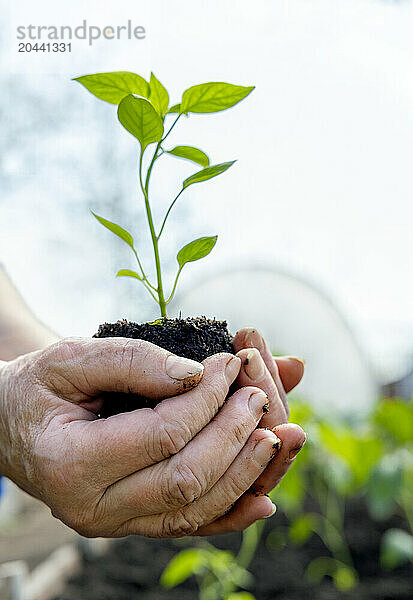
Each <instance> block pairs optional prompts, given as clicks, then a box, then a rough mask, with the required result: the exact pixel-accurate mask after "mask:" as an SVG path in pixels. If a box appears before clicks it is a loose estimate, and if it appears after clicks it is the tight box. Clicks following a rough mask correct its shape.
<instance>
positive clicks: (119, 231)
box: [90, 210, 134, 249]
mask: <svg viewBox="0 0 413 600" xmlns="http://www.w3.org/2000/svg"><path fill="white" fill-rule="evenodd" d="M90 212H91V213H92V215H93V216H94V217H95V218H96V219H97V220H98V221H99V223H101V224H102V225H103V226H104V227H106V229H109V231H111V232H112V233H114V234H115V235H117V236H118V237H119V238H120V239H121V240H123V241H124V242H126V243H127V244H128V246H130V247H131V248H132V249H133V248H134V246H133V237H132V236H131V234H130V233H129V232H128V231H126V229H123V227H121V226H120V225H116V223H112V221H108V220H107V219H104V218H103V217H99V215H96V214H95V213H94V212H93V210H91V211H90Z"/></svg>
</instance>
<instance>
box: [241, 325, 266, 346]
mask: <svg viewBox="0 0 413 600" xmlns="http://www.w3.org/2000/svg"><path fill="white" fill-rule="evenodd" d="M245 344H246V346H247V347H248V348H258V350H260V349H261V348H262V338H261V335H260V334H259V332H258V331H257V330H256V329H253V328H252V327H250V328H248V329H247V331H246V333H245Z"/></svg>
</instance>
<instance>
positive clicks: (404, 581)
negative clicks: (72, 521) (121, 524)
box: [55, 499, 413, 600]
mask: <svg viewBox="0 0 413 600" xmlns="http://www.w3.org/2000/svg"><path fill="white" fill-rule="evenodd" d="M286 524H287V522H286V519H285V517H284V516H283V515H282V514H281V513H278V514H276V515H275V516H274V517H273V518H272V519H269V520H268V521H267V522H266V529H265V531H264V538H263V539H264V540H265V539H266V538H267V537H268V534H269V533H270V532H271V530H272V529H274V528H275V529H276V530H277V529H278V530H280V529H281V528H283V527H285V526H286ZM389 527H405V524H404V523H403V521H402V519H400V518H398V517H392V519H391V520H388V521H386V522H375V521H372V520H371V519H370V518H369V516H368V513H367V510H366V508H365V506H364V503H363V501H362V500H360V499H358V500H352V501H351V503H350V505H349V508H348V511H347V518H346V524H345V529H346V536H347V540H348V542H349V545H350V549H351V552H352V556H353V560H354V564H355V567H356V569H357V570H358V572H359V575H360V582H359V584H358V586H357V587H356V588H354V589H353V590H351V591H350V592H347V593H345V592H339V591H338V590H336V588H335V587H334V585H333V583H332V582H331V580H328V579H325V580H324V581H322V582H321V583H320V584H318V585H314V584H311V583H309V582H308V580H307V579H306V577H305V575H304V571H305V568H306V566H307V565H308V564H309V563H310V561H311V560H312V559H314V558H316V557H317V556H328V551H327V550H326V548H325V547H324V545H323V543H322V542H321V541H320V539H319V538H318V537H317V536H315V535H314V536H313V537H312V538H310V540H309V541H308V542H307V543H306V544H305V545H304V546H301V547H296V546H293V545H288V546H286V547H285V548H282V549H280V550H277V551H274V550H270V549H269V548H268V547H266V545H265V543H264V542H262V543H261V545H260V547H259V549H258V552H257V554H256V556H255V558H254V560H253V562H252V565H251V571H252V573H253V574H254V579H255V583H254V587H253V588H252V589H251V592H252V593H254V595H255V596H256V598H257V600H304V599H305V598H311V599H314V600H350V599H351V600H412V598H413V573H412V566H411V565H406V566H403V567H399V568H397V569H395V570H393V571H383V570H381V569H380V566H379V548H380V538H381V535H382V533H383V532H384V531H385V530H386V529H388V528H389ZM209 541H211V542H212V543H214V544H215V545H216V546H218V547H220V548H223V549H227V550H232V551H234V552H237V551H238V549H239V545H240V534H230V535H225V536H218V537H216V538H209ZM199 543H200V540H199V539H198V538H195V539H194V540H150V539H145V538H140V537H134V536H131V537H129V538H125V539H123V540H118V541H115V542H113V545H112V546H111V547H110V549H109V551H108V553H107V554H106V555H105V556H103V557H101V558H95V559H92V560H91V559H88V560H85V562H84V566H83V570H82V572H81V573H80V574H79V575H77V576H76V577H75V578H74V579H72V581H71V582H70V583H69V584H68V585H67V587H66V589H65V591H64V592H63V594H61V595H60V596H59V597H58V598H56V599H55V600H166V599H167V600H195V599H196V598H198V593H197V586H196V583H195V581H194V579H193V578H191V579H189V580H188V581H186V582H185V583H184V584H182V585H180V586H178V587H177V588H174V589H172V590H165V589H163V588H162V587H161V586H160V585H159V583H158V581H159V577H160V574H161V573H162V571H163V569H164V567H165V566H166V564H167V563H168V561H169V560H170V559H171V558H172V556H173V555H174V554H176V552H178V551H179V550H180V549H182V548H183V547H185V545H187V544H191V545H193V544H199Z"/></svg>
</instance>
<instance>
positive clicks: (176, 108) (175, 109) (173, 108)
mask: <svg viewBox="0 0 413 600" xmlns="http://www.w3.org/2000/svg"><path fill="white" fill-rule="evenodd" d="M179 112H181V105H180V104H174V105H173V106H171V108H170V109H169V110H168V115H170V114H173V113H179Z"/></svg>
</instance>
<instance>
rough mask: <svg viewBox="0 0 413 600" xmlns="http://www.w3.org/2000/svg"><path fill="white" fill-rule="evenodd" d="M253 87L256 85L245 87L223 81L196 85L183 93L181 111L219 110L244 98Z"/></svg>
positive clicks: (204, 111)
mask: <svg viewBox="0 0 413 600" xmlns="http://www.w3.org/2000/svg"><path fill="white" fill-rule="evenodd" d="M253 89H254V86H252V87H244V86H242V85H232V83H222V82H210V83H201V84H200V85H194V86H192V87H190V88H189V89H187V90H185V92H184V93H183V96H182V102H181V108H180V112H181V113H188V112H192V113H213V112H219V111H220V110H225V109H227V108H230V107H231V106H234V104H237V103H238V102H240V101H241V100H243V99H244V98H245V97H246V96H248V94H250V93H251V92H252V90H253Z"/></svg>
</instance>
